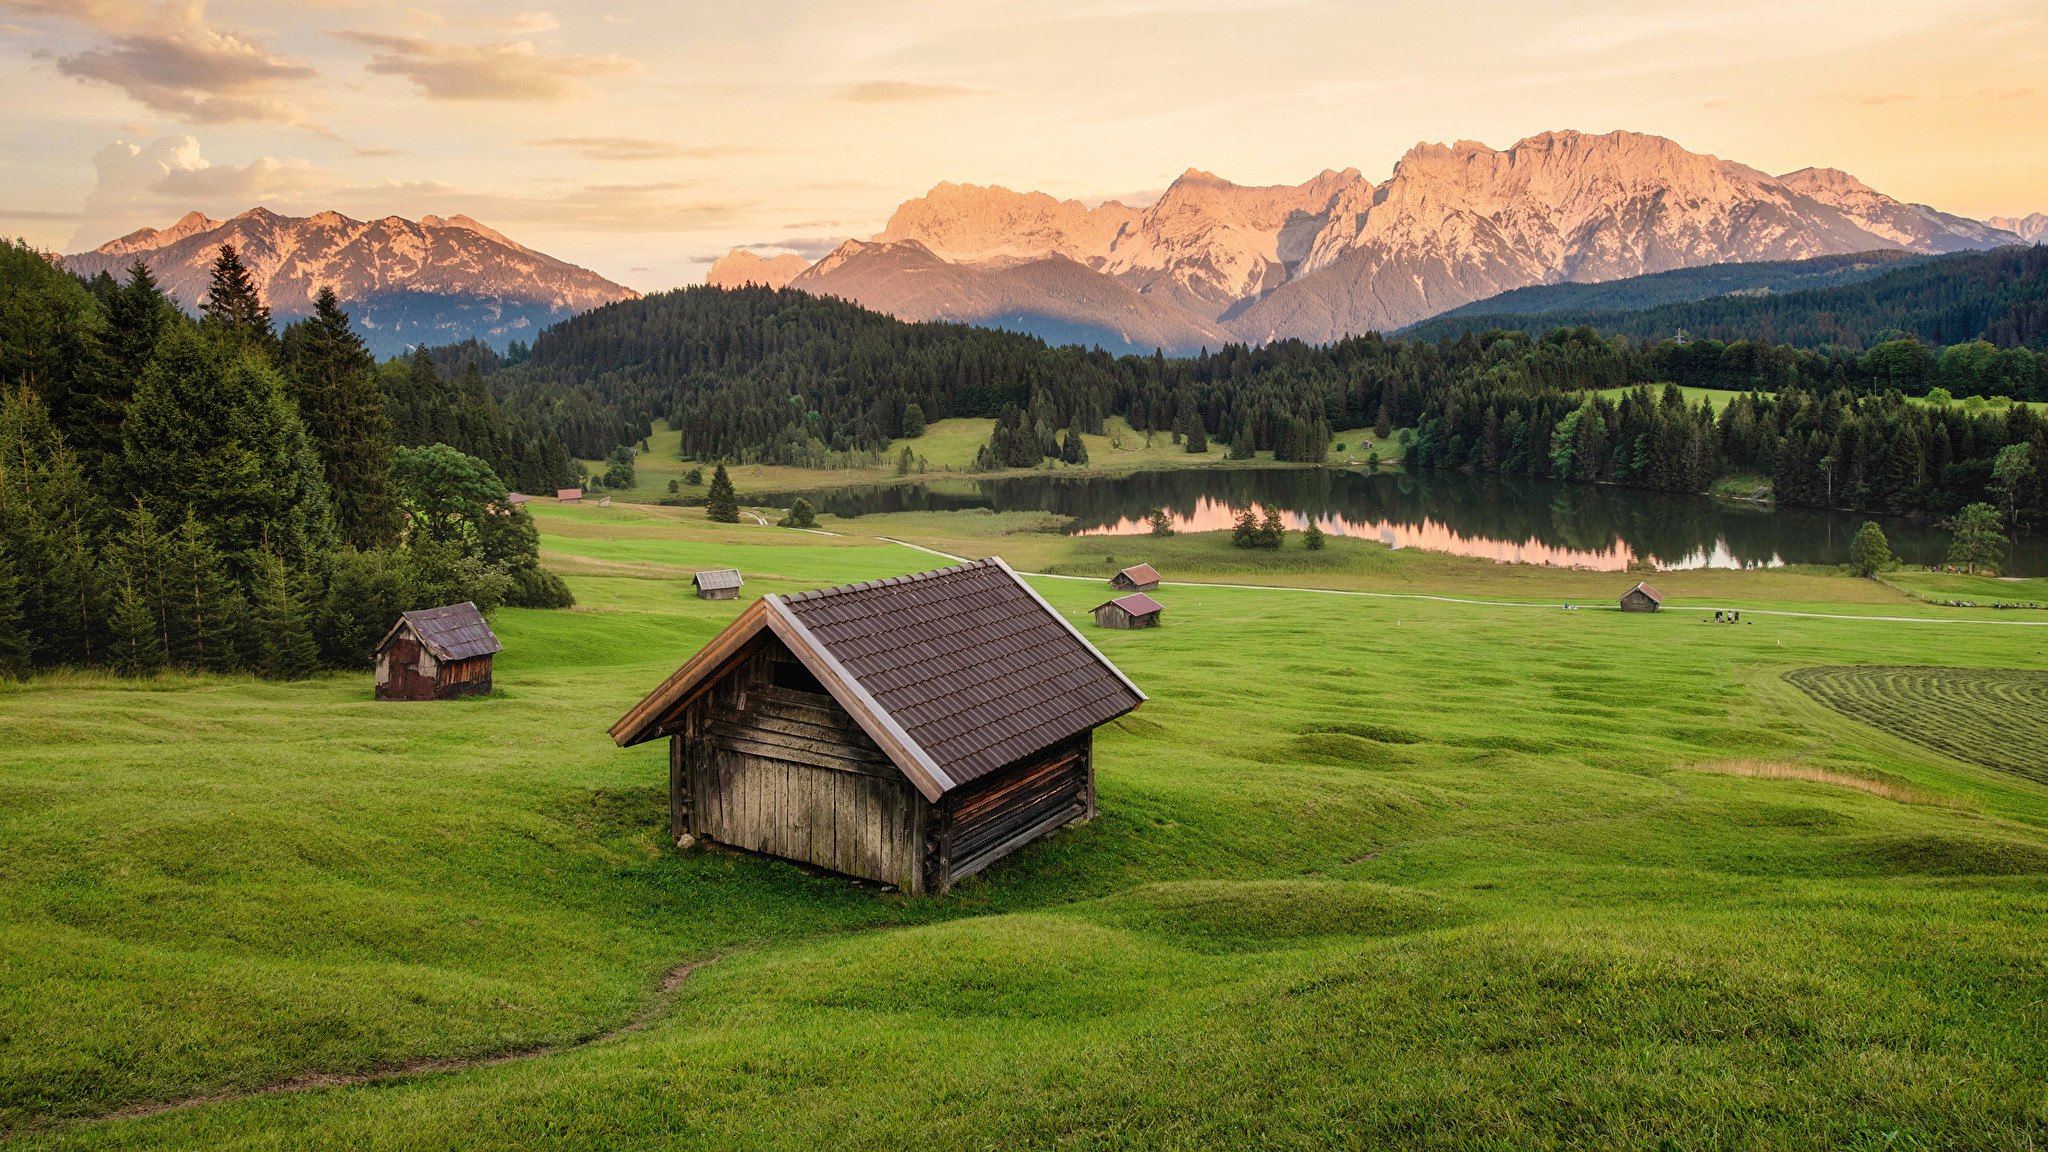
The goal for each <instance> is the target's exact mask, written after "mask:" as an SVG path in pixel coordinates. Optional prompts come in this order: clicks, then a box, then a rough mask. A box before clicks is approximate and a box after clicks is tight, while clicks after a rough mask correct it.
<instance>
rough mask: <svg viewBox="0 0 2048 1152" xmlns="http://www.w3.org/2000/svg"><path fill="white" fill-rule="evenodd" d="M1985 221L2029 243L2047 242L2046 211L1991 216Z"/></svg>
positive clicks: (2047, 217)
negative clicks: (2025, 214) (2031, 213)
mask: <svg viewBox="0 0 2048 1152" xmlns="http://www.w3.org/2000/svg"><path fill="white" fill-rule="evenodd" d="M1985 223H1986V224H1989V225H1991V226H1992V227H1993V228H2003V229H2005V230H2006V231H2007V232H2011V233H2013V234H2015V235H2017V236H2018V237H2019V238H2020V239H2022V240H2025V241H2026V242H2027V243H2029V244H2048V212H2036V213H2034V214H2033V215H2032V216H1993V217H1992V218H1991V219H1989V220H1986V221H1985Z"/></svg>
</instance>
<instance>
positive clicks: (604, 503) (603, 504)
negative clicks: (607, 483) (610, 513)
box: [597, 496, 612, 508]
mask: <svg viewBox="0 0 2048 1152" xmlns="http://www.w3.org/2000/svg"><path fill="white" fill-rule="evenodd" d="M597 506H598V507H599V508H609V507H611V506H612V498H611V497H609V496H607V497H605V498H604V499H602V500H599V501H598V502H597Z"/></svg>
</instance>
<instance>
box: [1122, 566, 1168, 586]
mask: <svg viewBox="0 0 2048 1152" xmlns="http://www.w3.org/2000/svg"><path fill="white" fill-rule="evenodd" d="M1117 575H1119V576H1122V577H1123V578H1125V579H1126V580H1129V581H1130V582H1131V583H1133V584H1157V583H1159V573H1158V572H1155V571H1153V569H1152V566H1151V565H1150V564H1135V565H1132V566H1131V567H1129V568H1126V569H1124V570H1123V571H1121V572H1119V573H1117Z"/></svg>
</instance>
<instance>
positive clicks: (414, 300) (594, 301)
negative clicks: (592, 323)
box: [64, 208, 639, 356]
mask: <svg viewBox="0 0 2048 1152" xmlns="http://www.w3.org/2000/svg"><path fill="white" fill-rule="evenodd" d="M222 244H232V245H234V247H235V250H236V251H237V252H238V253H240V255H241V258H242V263H243V264H244V265H245V266H247V267H248V269H249V271H250V273H251V276H252V278H253V279H254V281H255V283H256V287H257V291H258V293H259V294H260V296H261V297H262V299H263V302H264V303H265V304H266V305H267V306H268V307H269V308H270V311H271V315H272V316H273V317H274V318H275V319H276V320H277V321H279V322H280V323H283V322H287V321H291V320H296V319H298V318H300V317H302V316H305V315H308V314H310V313H311V312H312V310H313V300H314V298H315V297H316V296H318V295H319V292H320V289H321V288H323V287H329V288H333V289H334V292H335V295H336V296H337V297H339V298H340V300H341V303H342V305H343V306H344V307H346V308H347V309H348V310H349V313H350V315H351V317H352V318H353V320H354V321H355V325H356V329H357V332H358V333H359V334H360V335H361V336H362V337H363V340H364V342H365V343H366V344H367V345H368V346H369V348H370V350H371V351H372V352H374V353H375V354H377V355H379V356H393V355H398V354H400V353H402V352H404V351H405V350H406V349H407V348H408V347H410V346H412V345H416V344H428V343H433V344H443V343H455V342H459V341H462V340H467V339H478V340H482V341H484V342H486V343H488V344H491V345H492V346H494V347H496V348H499V349H503V348H504V347H506V345H508V344H509V343H510V342H511V341H513V340H522V341H530V340H532V339H533V336H534V334H535V333H537V332H539V331H540V329H542V328H545V327H546V326H548V325H549V324H552V323H555V322H556V321H558V320H563V319H566V318H568V317H570V316H573V315H575V314H577V313H579V312H585V311H588V310H590V309H592V308H595V307H597V306H599V305H601V304H609V303H612V302H614V301H618V300H630V299H633V298H635V297H637V296H638V295H639V293H637V292H634V291H633V290H632V289H630V288H625V287H622V286H620V285H618V284H614V283H612V282H611V281H609V280H606V279H605V278H604V277H602V276H599V275H598V274H597V273H595V272H592V271H590V270H589V269H587V268H579V267H577V266H576V265H574V264H570V263H568V262H566V261H562V260H557V259H555V258H554V257H552V256H549V255H547V254H545V253H542V252H536V251H534V250H533V249H531V248H528V247H526V246H525V245H523V244H520V243H519V242H518V241H516V240H513V239H512V238H511V237H509V236H505V235H503V234H502V233H499V232H497V231H495V230H493V229H491V228H489V227H486V226H485V225H483V224H480V223H478V222H476V221H475V220H472V219H470V218H469V217H467V216H455V217H452V218H447V219H444V218H442V217H439V216H424V217H421V218H420V220H419V221H417V222H414V221H411V220H406V219H403V218H400V217H397V216H387V217H385V218H384V219H382V220H370V221H363V220H351V219H350V218H348V217H346V216H343V215H342V214H340V213H339V212H321V213H318V214H317V215H313V216H306V217H290V216H279V215H277V214H276V213H274V212H270V211H268V210H266V209H263V208H252V209H250V210H249V211H247V212H244V213H242V214H241V215H239V216H236V217H234V218H233V219H231V220H209V219H207V218H206V217H204V216H202V215H200V214H199V213H197V212H192V213H188V214H187V215H186V216H185V217H184V218H183V219H182V220H180V221H178V222H177V223H176V224H175V225H173V226H171V227H169V228H165V229H160V230H159V229H152V228H144V229H141V230H140V231H137V232H132V233H130V234H128V235H126V236H123V237H121V238H119V239H117V240H111V241H108V242H107V243H105V244H102V245H100V246H99V247H98V248H95V249H93V250H92V251H90V252H82V253H79V254H77V255H75V256H67V257H65V258H64V266H65V267H66V268H68V269H69V270H71V271H72V272H75V273H77V274H78V275H80V276H85V277H88V278H90V277H92V276H96V275H98V274H100V273H103V272H104V273H107V274H109V275H112V276H113V277H115V278H116V279H125V277H126V273H127V271H128V268H129V267H130V266H131V265H133V264H135V263H136V262H138V261H140V262H141V263H143V264H146V265H148V267H149V269H150V271H151V272H152V273H153V274H154V275H155V276H156V278H157V281H158V282H159V283H160V284H161V285H162V286H163V288H164V290H165V291H166V292H167V293H169V294H170V295H171V296H172V297H173V298H174V299H176V300H177V301H178V303H179V304H180V305H181V306H182V307H184V308H185V309H186V310H187V311H190V310H192V309H194V308H196V307H197V306H198V304H199V302H200V301H201V300H203V299H205V297H206V291H207V280H208V277H209V275H210V274H211V272H212V269H213V261H214V257H215V256H216V254H217V253H218V252H219V249H220V246H221V245H222Z"/></svg>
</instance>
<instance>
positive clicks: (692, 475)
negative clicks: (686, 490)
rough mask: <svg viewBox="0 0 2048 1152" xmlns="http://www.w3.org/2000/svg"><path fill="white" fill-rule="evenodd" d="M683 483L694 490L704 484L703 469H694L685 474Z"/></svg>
mask: <svg viewBox="0 0 2048 1152" xmlns="http://www.w3.org/2000/svg"><path fill="white" fill-rule="evenodd" d="M683 483H685V484H688V485H689V486H690V487H692V488H695V487H697V486H698V485H699V484H702V483H704V470H703V469H702V468H692V469H690V470H689V471H688V472H685V473H683Z"/></svg>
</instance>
